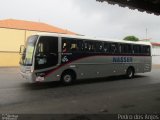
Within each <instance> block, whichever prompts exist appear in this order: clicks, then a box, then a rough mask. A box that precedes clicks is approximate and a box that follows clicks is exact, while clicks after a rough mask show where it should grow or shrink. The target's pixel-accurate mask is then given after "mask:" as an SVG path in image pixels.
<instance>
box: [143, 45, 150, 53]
mask: <svg viewBox="0 0 160 120" xmlns="http://www.w3.org/2000/svg"><path fill="white" fill-rule="evenodd" d="M142 51H143V54H144V55H150V46H142Z"/></svg>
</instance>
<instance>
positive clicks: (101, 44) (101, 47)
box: [96, 42, 103, 52]
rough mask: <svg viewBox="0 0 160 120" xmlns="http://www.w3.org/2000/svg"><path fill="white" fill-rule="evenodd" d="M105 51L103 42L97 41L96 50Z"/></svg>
mask: <svg viewBox="0 0 160 120" xmlns="http://www.w3.org/2000/svg"><path fill="white" fill-rule="evenodd" d="M102 51H103V43H102V42H97V43H96V52H102Z"/></svg>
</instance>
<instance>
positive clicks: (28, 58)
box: [20, 36, 38, 66]
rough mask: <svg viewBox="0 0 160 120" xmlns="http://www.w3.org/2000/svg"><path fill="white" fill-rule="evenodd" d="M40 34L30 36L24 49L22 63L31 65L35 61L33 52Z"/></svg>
mask: <svg viewBox="0 0 160 120" xmlns="http://www.w3.org/2000/svg"><path fill="white" fill-rule="evenodd" d="M37 38H38V36H31V37H29V38H28V40H27V43H26V47H25V49H24V51H23V55H22V58H21V61H20V64H23V65H26V66H31V65H32V61H33V53H34V49H35V44H36V41H37Z"/></svg>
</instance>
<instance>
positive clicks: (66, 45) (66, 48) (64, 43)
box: [62, 38, 69, 53]
mask: <svg viewBox="0 0 160 120" xmlns="http://www.w3.org/2000/svg"><path fill="white" fill-rule="evenodd" d="M68 51H69V42H68V41H67V40H66V39H65V38H64V39H62V52H64V53H65V52H68Z"/></svg>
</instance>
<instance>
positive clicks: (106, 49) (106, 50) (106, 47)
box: [103, 42, 109, 53]
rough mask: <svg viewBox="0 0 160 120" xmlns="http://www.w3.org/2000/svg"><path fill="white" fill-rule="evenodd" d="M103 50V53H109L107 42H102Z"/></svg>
mask: <svg viewBox="0 0 160 120" xmlns="http://www.w3.org/2000/svg"><path fill="white" fill-rule="evenodd" d="M103 50H104V52H105V53H109V43H107V42H105V43H104V46H103Z"/></svg>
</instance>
